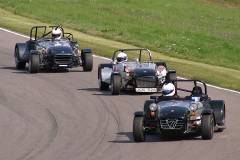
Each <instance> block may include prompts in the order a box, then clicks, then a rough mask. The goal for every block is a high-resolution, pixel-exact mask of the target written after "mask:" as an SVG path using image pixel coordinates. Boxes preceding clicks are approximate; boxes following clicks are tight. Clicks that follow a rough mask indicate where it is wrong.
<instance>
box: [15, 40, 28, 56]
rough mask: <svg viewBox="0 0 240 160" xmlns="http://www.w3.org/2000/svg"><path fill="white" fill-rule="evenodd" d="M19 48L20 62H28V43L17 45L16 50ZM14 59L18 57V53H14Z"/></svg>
mask: <svg viewBox="0 0 240 160" xmlns="http://www.w3.org/2000/svg"><path fill="white" fill-rule="evenodd" d="M16 48H18V51H19V54H18V59H19V60H23V59H24V60H26V59H28V56H29V46H28V44H27V43H16V45H15V49H16ZM14 57H15V58H16V57H17V54H16V52H15V53H14Z"/></svg>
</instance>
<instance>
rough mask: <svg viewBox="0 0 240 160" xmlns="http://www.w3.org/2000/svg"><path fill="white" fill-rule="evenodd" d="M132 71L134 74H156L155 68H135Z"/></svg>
mask: <svg viewBox="0 0 240 160" xmlns="http://www.w3.org/2000/svg"><path fill="white" fill-rule="evenodd" d="M133 72H134V74H135V75H136V76H156V70H155V69H152V68H135V69H134V70H133Z"/></svg>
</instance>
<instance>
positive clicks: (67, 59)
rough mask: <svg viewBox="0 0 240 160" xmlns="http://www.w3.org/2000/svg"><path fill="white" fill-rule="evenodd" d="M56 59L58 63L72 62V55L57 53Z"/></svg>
mask: <svg viewBox="0 0 240 160" xmlns="http://www.w3.org/2000/svg"><path fill="white" fill-rule="evenodd" d="M54 59H55V63H57V64H69V63H71V62H72V55H55V57H54Z"/></svg>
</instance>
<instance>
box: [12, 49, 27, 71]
mask: <svg viewBox="0 0 240 160" xmlns="http://www.w3.org/2000/svg"><path fill="white" fill-rule="evenodd" d="M14 54H15V55H14V57H15V65H16V68H17V69H25V68H26V62H25V61H24V60H22V61H21V60H20V57H19V48H18V46H17V45H16V47H15V53H14Z"/></svg>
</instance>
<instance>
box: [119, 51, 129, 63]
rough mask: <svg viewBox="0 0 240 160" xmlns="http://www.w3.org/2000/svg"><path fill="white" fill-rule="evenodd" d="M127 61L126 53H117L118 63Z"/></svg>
mask: <svg viewBox="0 0 240 160" xmlns="http://www.w3.org/2000/svg"><path fill="white" fill-rule="evenodd" d="M127 60H128V56H127V54H126V53H124V52H120V53H118V55H117V61H118V62H122V61H127Z"/></svg>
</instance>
